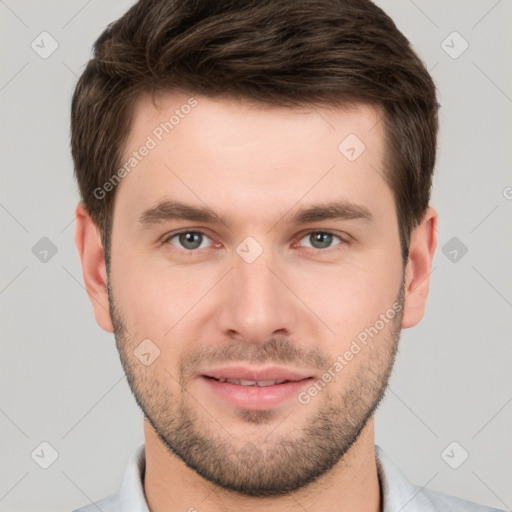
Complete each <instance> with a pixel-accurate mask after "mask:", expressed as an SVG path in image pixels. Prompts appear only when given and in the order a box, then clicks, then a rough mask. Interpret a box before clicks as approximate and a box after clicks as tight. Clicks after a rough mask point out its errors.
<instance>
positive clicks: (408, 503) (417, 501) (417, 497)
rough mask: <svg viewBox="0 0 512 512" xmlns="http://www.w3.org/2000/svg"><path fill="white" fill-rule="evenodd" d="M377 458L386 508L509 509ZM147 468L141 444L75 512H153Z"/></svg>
mask: <svg viewBox="0 0 512 512" xmlns="http://www.w3.org/2000/svg"><path fill="white" fill-rule="evenodd" d="M375 459H376V463H377V473H378V476H379V481H380V485H381V487H382V496H383V500H382V501H383V509H382V512H399V511H400V512H441V511H442V512H448V511H449V512H505V511H504V510H501V509H497V508H490V507H485V506H483V505H478V504H477V503H473V502H471V501H467V500H463V499H461V498H456V497H455V496H450V495H448V494H443V493H441V492H437V491H432V490H430V489H425V488H421V487H419V486H417V485H414V484H412V483H410V482H409V480H407V478H406V477H405V475H404V474H403V473H402V472H401V471H400V470H399V469H398V468H397V467H396V466H395V465H394V464H393V463H392V462H391V460H390V459H389V457H388V456H387V455H386V454H385V452H384V451H383V450H382V448H380V447H379V446H377V445H375ZM145 468H146V452H145V445H144V444H141V445H140V446H139V447H138V448H137V449H136V450H135V451H134V452H133V454H132V456H131V458H130V460H129V462H128V466H127V468H126V472H125V475H124V479H123V483H122V485H121V488H120V489H119V490H118V491H116V492H115V493H114V494H111V495H110V496H107V497H106V498H103V499H102V500H100V501H97V502H96V503H91V504H90V505H87V506H85V507H82V508H79V509H76V510H74V511H73V512H98V511H101V512H149V508H148V505H147V502H146V497H145V495H144V487H143V485H142V481H143V476H144V471H145Z"/></svg>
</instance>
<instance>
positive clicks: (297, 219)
mask: <svg viewBox="0 0 512 512" xmlns="http://www.w3.org/2000/svg"><path fill="white" fill-rule="evenodd" d="M286 217H287V215H285V216H283V218H286ZM169 220H189V221H193V222H205V223H208V224H220V225H223V226H225V227H227V228H228V229H229V224H230V219H229V218H227V217H223V216H221V215H219V214H217V213H215V212H214V211H213V210H212V209H211V208H208V207H207V206H193V205H189V204H185V203H182V202H180V201H174V200H164V201H161V202H160V203H158V204H157V205H156V206H153V207H151V208H148V209H146V210H144V211H143V212H142V213H141V214H140V215H139V218H138V222H137V224H138V225H139V226H140V227H150V226H153V225H158V224H161V223H163V222H166V221H169ZM323 220H362V221H365V222H371V221H372V220H373V215H372V214H371V212H370V211H369V210H368V208H366V206H363V205H359V204H354V203H350V202H347V201H345V200H338V201H330V202H327V203H322V204H315V205H312V206H308V207H306V208H303V209H301V210H299V211H297V212H296V213H295V214H293V216H292V217H291V218H290V219H289V220H288V223H290V224H307V223H310V222H319V221H323Z"/></svg>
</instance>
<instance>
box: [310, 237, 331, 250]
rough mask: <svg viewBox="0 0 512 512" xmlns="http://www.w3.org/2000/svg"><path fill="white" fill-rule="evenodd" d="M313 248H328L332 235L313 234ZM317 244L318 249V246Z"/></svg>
mask: <svg viewBox="0 0 512 512" xmlns="http://www.w3.org/2000/svg"><path fill="white" fill-rule="evenodd" d="M313 240H314V242H313V246H314V247H317V248H325V247H329V245H330V244H331V242H332V235H331V234H330V233H314V234H313ZM318 243H319V247H318V245H315V244H318Z"/></svg>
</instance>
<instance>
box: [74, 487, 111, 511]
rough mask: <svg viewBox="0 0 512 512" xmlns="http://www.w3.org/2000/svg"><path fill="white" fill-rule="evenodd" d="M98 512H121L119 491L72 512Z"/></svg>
mask: <svg viewBox="0 0 512 512" xmlns="http://www.w3.org/2000/svg"><path fill="white" fill-rule="evenodd" d="M98 510H101V512H121V506H120V500H119V491H116V492H115V493H113V494H111V495H110V496H107V497H106V498H103V499H101V500H99V501H96V502H94V503H91V504H90V505H85V506H84V507H80V508H77V509H76V510H73V512H98Z"/></svg>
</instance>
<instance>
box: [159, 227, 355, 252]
mask: <svg viewBox="0 0 512 512" xmlns="http://www.w3.org/2000/svg"><path fill="white" fill-rule="evenodd" d="M183 233H196V234H201V235H204V236H206V237H207V238H210V236H209V235H208V233H206V232H205V231H202V230H201V229H183V230H181V231H177V232H175V233H171V234H170V235H168V236H166V237H165V238H164V239H163V240H162V245H165V244H169V242H170V240H172V239H173V238H175V237H177V236H179V235H182V234H183ZM312 233H322V234H327V235H332V236H335V237H336V238H339V239H340V243H339V244H338V245H335V246H333V247H327V248H325V249H316V248H314V247H306V249H311V250H313V251H314V252H319V253H320V252H323V253H326V252H330V251H334V250H339V249H342V248H343V247H344V246H345V245H347V244H348V243H349V242H348V241H347V240H346V239H344V238H343V237H342V236H340V235H339V234H337V233H335V232H334V231H331V230H329V229H312V230H310V231H307V232H306V233H304V234H303V235H301V237H300V238H299V239H298V241H299V242H300V241H301V240H302V239H303V238H305V237H306V236H308V235H311V234H312ZM169 245H172V244H169ZM173 247H175V248H176V249H177V250H179V251H182V252H185V253H188V254H190V255H192V254H193V253H196V252H198V251H199V249H183V248H180V247H176V246H173Z"/></svg>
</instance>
